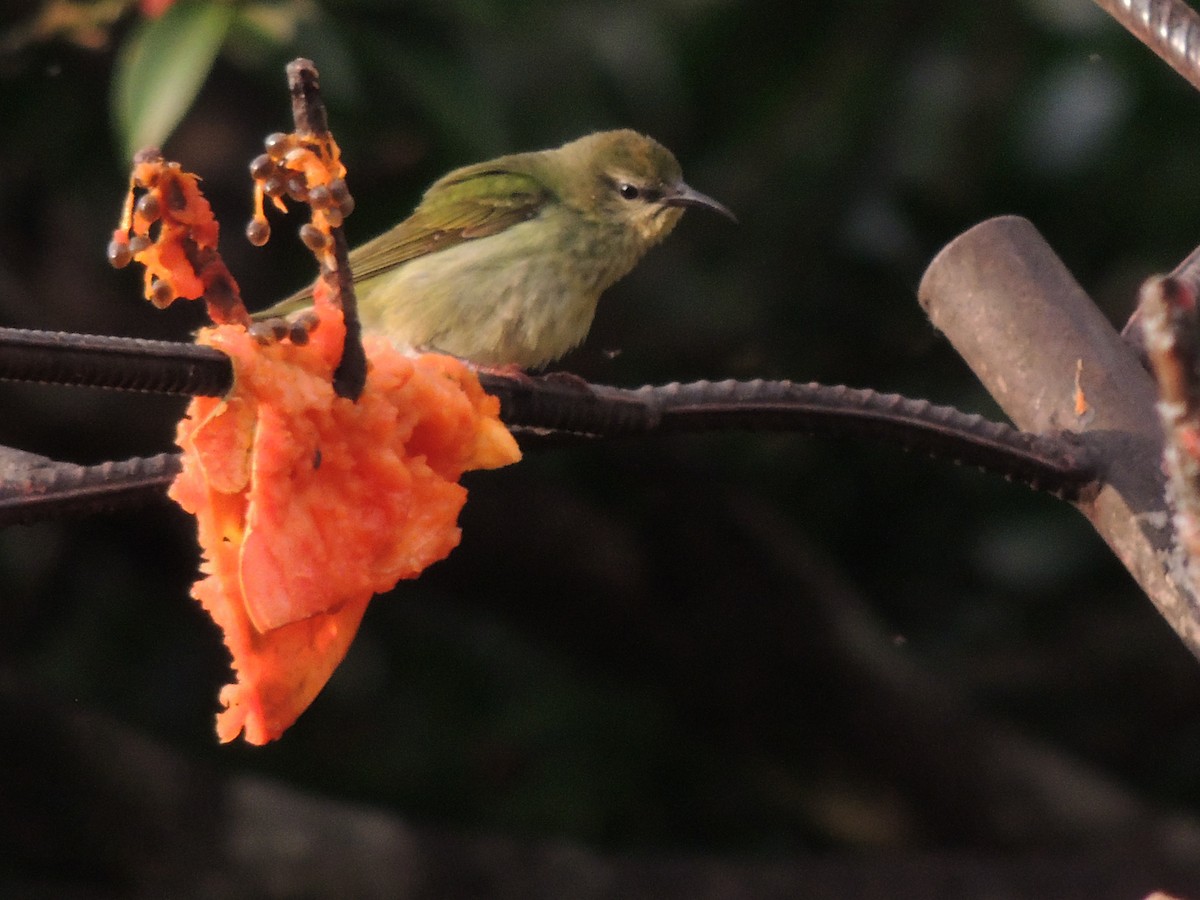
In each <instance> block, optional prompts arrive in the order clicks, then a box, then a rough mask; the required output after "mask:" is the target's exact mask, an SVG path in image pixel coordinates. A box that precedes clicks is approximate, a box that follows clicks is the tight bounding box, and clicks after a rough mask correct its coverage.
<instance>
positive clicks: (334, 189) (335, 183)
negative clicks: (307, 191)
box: [329, 178, 350, 203]
mask: <svg viewBox="0 0 1200 900" xmlns="http://www.w3.org/2000/svg"><path fill="white" fill-rule="evenodd" d="M329 193H331V194H333V199H334V200H336V201H337V202H338V203H341V202H342V201H343V200H345V199H346V198H347V197H349V196H350V188H348V187H347V186H346V179H345V178H331V179H330V180H329Z"/></svg>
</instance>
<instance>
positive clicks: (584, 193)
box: [255, 129, 737, 370]
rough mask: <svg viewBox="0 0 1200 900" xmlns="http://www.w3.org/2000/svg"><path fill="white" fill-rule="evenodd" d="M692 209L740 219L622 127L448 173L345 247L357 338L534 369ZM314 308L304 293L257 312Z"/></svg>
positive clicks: (580, 328)
mask: <svg viewBox="0 0 1200 900" xmlns="http://www.w3.org/2000/svg"><path fill="white" fill-rule="evenodd" d="M689 207H694V208H698V209H708V210H711V211H713V212H716V213H719V214H721V215H723V216H726V217H728V218H729V219H731V220H733V221H735V222H736V221H737V220H736V217H735V216H734V215H733V213H732V212H730V210H729V209H728V208H726V207H725V206H724V205H722V204H721V203H719V202H717V201H716V200H714V199H712V198H711V197H709V196H707V195H705V194H702V193H700V192H699V191H697V190H695V189H693V188H691V187H689V186H688V185H687V184H686V183H685V182H684V180H683V173H682V170H681V168H680V165H679V162H678V161H677V160H676V158H675V156H674V154H672V153H671V151H670V150H668V149H667V148H666V147H664V146H663V145H662V144H660V143H658V141H656V140H654V139H653V138H650V137H647V136H645V135H643V134H640V133H638V132H636V131H633V130H630V129H621V130H616V131H600V132H595V133H593V134H588V135H585V136H583V137H581V138H578V139H576V140H573V141H570V142H568V143H566V144H563V145H562V146H561V147H557V148H555V149H551V150H540V151H535V152H530V153H515V154H510V155H506V156H501V157H499V158H497V159H493V160H490V161H488V162H481V163H476V164H475V165H470V166H465V167H463V168H459V169H455V170H454V171H452V172H450V173H449V174H447V175H445V176H443V177H442V178H440V179H438V180H437V181H436V182H434V183H433V185H431V186H430V187H429V188H428V190H426V192H425V194H424V196H423V197H422V199H421V201H420V204H419V205H418V206H417V208H416V209H415V210H414V211H413V212H412V214H411V215H409V217H408V218H406V219H404V220H403V221H402V222H400V224H398V225H396V226H395V227H393V228H391V229H390V230H388V231H386V232H384V233H383V234H381V235H379V236H378V237H376V238H374V239H373V240H370V241H368V242H367V243H365V244H363V245H362V246H360V247H357V248H356V249H354V250H352V251H351V252H350V256H349V261H350V269H351V273H352V276H353V279H354V285H355V293H356V296H357V298H358V310H359V316H360V319H361V322H362V327H363V330H364V332H367V333H377V334H383V335H385V336H387V337H388V338H389V339H390V340H391V341H392V342H393V343H394V344H397V345H399V346H401V347H404V348H412V349H414V350H418V351H432V352H440V353H447V354H450V355H453V356H456V357H459V358H461V359H463V360H465V361H467V362H470V363H473V364H475V365H477V366H480V367H485V368H495V369H513V368H516V369H523V370H540V369H542V368H544V367H545V366H546V365H548V364H549V363H551V362H553V361H555V360H557V359H559V358H561V357H562V356H563V355H565V354H566V353H567V352H568V351H569V350H571V349H573V348H574V347H576V346H577V345H579V344H580V343H582V342H583V340H584V338H585V337H586V336H587V333H588V330H589V329H590V328H591V324H592V319H593V316H594V315H595V312H596V305H597V303H598V301H599V299H600V295H601V294H602V293H603V292H604V291H605V290H607V289H608V288H609V287H611V286H612V285H613V284H614V283H615V282H617V281H618V280H620V279H621V278H623V277H624V276H625V275H626V274H628V273H629V272H630V271H631V270H632V269H633V267H634V266H635V265H636V264H637V263H638V261H639V260H640V259H641V258H642V256H643V255H644V254H645V253H646V251H648V250H649V249H650V248H651V247H653V246H655V245H656V244H658V243H659V242H661V241H662V240H663V239H664V238H665V237H666V236H667V235H668V234H670V233H671V231H672V229H674V228H675V226H676V225H677V224H678V222H679V220H680V218H681V217H682V215H683V212H684V210H685V209H687V208H689ZM312 302H313V301H312V291H311V288H309V289H306V290H302V291H300V292H298V293H296V294H294V295H292V296H291V297H289V298H287V299H286V300H284V301H282V302H280V303H278V304H276V305H274V306H272V307H270V308H268V309H266V310H263V311H262V312H260V313H258V314H256V316H255V318H259V319H263V318H274V317H279V316H285V317H286V316H289V315H292V314H295V313H298V312H299V311H301V310H304V309H306V308H308V307H310V306H311V305H312Z"/></svg>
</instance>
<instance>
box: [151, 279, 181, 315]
mask: <svg viewBox="0 0 1200 900" xmlns="http://www.w3.org/2000/svg"><path fill="white" fill-rule="evenodd" d="M174 299H175V288H173V287H172V286H171V282H169V281H165V280H163V279H162V278H156V279H154V282H153V284H151V285H150V302H151V303H153V304H154V305H155V306H157V307H159V308H162V307H164V306H170V304H171V301H172V300H174Z"/></svg>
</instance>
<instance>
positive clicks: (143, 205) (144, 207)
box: [134, 193, 162, 222]
mask: <svg viewBox="0 0 1200 900" xmlns="http://www.w3.org/2000/svg"><path fill="white" fill-rule="evenodd" d="M134 211H135V212H136V213H137V214H138V215H139V216H140V217H141V218H143V219H145V220H146V221H147V222H157V221H158V218H159V216H161V215H162V204H161V203H159V202H158V195H156V194H153V193H148V194H142V196H141V197H139V198H138V202H137V204H136V205H135V206H134Z"/></svg>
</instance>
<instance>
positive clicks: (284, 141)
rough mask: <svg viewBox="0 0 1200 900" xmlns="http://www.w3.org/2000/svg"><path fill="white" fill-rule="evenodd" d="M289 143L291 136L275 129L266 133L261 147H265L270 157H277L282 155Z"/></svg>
mask: <svg viewBox="0 0 1200 900" xmlns="http://www.w3.org/2000/svg"><path fill="white" fill-rule="evenodd" d="M290 144H291V138H290V137H288V136H287V135H286V134H284V133H283V132H282V131H276V132H273V133H271V134H268V135H267V136H266V137H265V138H264V139H263V147H265V148H266V150H267V153H269V154H270V155H271V158H272V159H279V158H280V157H282V156H283V154H284V153H285V152H286V151H287V148H288V146H289V145H290Z"/></svg>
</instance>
